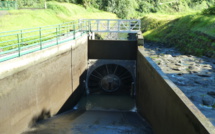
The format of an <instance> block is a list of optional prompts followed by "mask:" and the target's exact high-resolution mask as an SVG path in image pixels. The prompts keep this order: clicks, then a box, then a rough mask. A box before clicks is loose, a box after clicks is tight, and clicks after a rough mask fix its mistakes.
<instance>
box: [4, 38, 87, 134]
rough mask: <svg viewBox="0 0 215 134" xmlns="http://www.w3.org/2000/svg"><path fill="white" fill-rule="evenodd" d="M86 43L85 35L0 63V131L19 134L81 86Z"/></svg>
mask: <svg viewBox="0 0 215 134" xmlns="http://www.w3.org/2000/svg"><path fill="white" fill-rule="evenodd" d="M87 42H88V39H87V35H85V36H83V37H81V38H79V39H77V40H74V41H70V42H66V43H64V44H60V45H58V46H53V47H50V48H47V49H44V50H41V51H38V52H34V53H31V54H28V55H25V56H22V57H19V58H15V59H12V60H9V61H6V62H2V63H0V133H1V134H15V133H17V134H18V133H21V132H22V131H24V130H26V129H27V128H28V127H29V126H31V125H32V124H33V123H34V122H35V121H37V120H40V119H43V118H46V117H49V116H52V115H55V114H56V113H57V112H59V110H60V109H61V108H62V107H63V106H64V103H65V102H66V101H67V100H68V99H69V97H70V96H71V95H72V93H73V92H75V91H76V90H77V89H78V87H79V85H80V81H81V80H80V76H82V75H83V73H84V71H85V70H86V67H87ZM79 93H81V92H79ZM78 95H79V94H76V96H78ZM76 98H77V99H78V97H76Z"/></svg>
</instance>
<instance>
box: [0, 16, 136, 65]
mask: <svg viewBox="0 0 215 134" xmlns="http://www.w3.org/2000/svg"><path fill="white" fill-rule="evenodd" d="M89 31H91V32H103V31H108V32H121V33H123V32H124V33H125V32H128V33H129V32H133V33H137V32H139V31H140V20H106V19H101V20H98V19H84V20H76V21H71V22H66V23H61V24H58V25H50V26H42V27H36V28H28V29H21V30H13V31H5V32H0V62H2V61H5V60H8V59H12V58H15V57H19V56H22V55H24V54H27V53H31V52H35V51H38V50H42V49H44V48H47V47H50V46H53V45H58V44H60V43H63V42H66V41H69V40H74V39H76V38H77V37H80V36H82V35H83V34H85V33H88V32H89Z"/></svg>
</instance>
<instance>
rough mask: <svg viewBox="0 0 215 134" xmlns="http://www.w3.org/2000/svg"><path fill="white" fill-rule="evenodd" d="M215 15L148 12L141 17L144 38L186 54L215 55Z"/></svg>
mask: <svg viewBox="0 0 215 134" xmlns="http://www.w3.org/2000/svg"><path fill="white" fill-rule="evenodd" d="M214 22H215V16H214V15H210V16H207V15H202V14H200V13H198V12H196V13H190V14H174V15H167V14H148V15H146V16H144V17H143V18H142V31H143V35H144V37H145V39H146V40H150V41H155V42H161V43H165V44H167V45H170V46H175V47H177V48H178V49H179V50H181V51H182V52H184V53H186V54H194V55H197V56H202V55H205V56H208V57H215V47H214V45H215V44H214V40H215V23H214Z"/></svg>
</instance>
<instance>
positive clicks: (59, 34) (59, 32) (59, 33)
mask: <svg viewBox="0 0 215 134" xmlns="http://www.w3.org/2000/svg"><path fill="white" fill-rule="evenodd" d="M58 28H59V31H58V36H61V25H59V26H58Z"/></svg>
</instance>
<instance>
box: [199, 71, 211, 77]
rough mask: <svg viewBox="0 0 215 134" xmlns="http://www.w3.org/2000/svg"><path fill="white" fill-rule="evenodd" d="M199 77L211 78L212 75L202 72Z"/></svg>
mask: <svg viewBox="0 0 215 134" xmlns="http://www.w3.org/2000/svg"><path fill="white" fill-rule="evenodd" d="M197 75H198V76H200V77H211V75H210V74H209V73H206V72H201V73H198V74H197Z"/></svg>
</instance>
